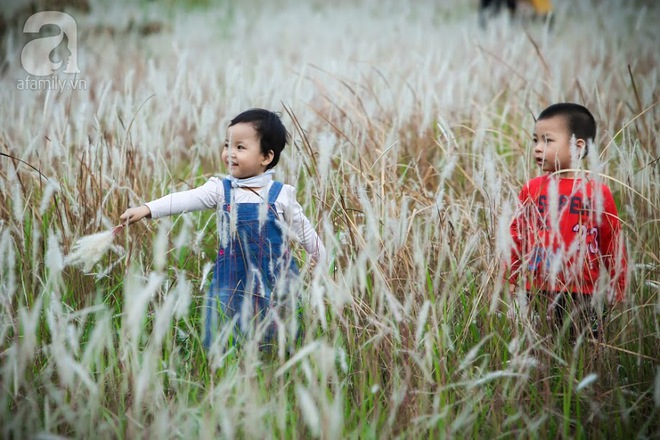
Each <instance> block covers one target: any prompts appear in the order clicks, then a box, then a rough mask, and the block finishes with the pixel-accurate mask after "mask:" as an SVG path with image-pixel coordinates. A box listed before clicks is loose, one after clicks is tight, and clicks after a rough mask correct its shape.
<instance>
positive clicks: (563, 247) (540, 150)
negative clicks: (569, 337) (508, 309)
mask: <svg viewBox="0 0 660 440" xmlns="http://www.w3.org/2000/svg"><path fill="white" fill-rule="evenodd" d="M595 135H596V121H595V120H594V117H593V116H592V115H591V113H590V112H589V110H587V109H586V108H585V107H583V106H581V105H578V104H572V103H561V104H554V105H551V106H550V107H548V108H546V109H545V110H543V111H542V112H541V114H540V115H539V117H538V120H537V122H536V126H535V128H534V141H533V142H534V159H535V161H536V164H537V165H538V166H539V167H540V168H541V169H542V170H543V172H544V174H543V175H542V176H541V177H537V178H535V179H532V180H530V181H529V182H527V184H525V186H524V187H523V189H522V191H521V192H520V194H519V197H518V198H519V208H518V211H517V213H516V215H515V217H514V219H513V222H512V224H511V236H512V238H513V242H514V247H513V252H512V257H511V261H510V269H511V271H510V275H509V282H510V283H511V290H512V291H514V290H515V286H516V284H517V282H518V280H519V278H522V279H523V280H524V283H525V288H526V290H527V292H528V293H529V296H530V298H533V297H534V295H535V294H539V293H540V294H543V295H545V296H546V297H548V298H549V299H550V300H551V301H550V309H549V310H554V313H553V314H552V315H554V318H555V319H556V320H557V324H559V325H560V326H561V324H562V323H563V320H564V316H565V315H566V314H567V313H568V312H569V310H568V309H567V307H568V306H569V305H570V304H571V303H572V304H574V307H570V314H571V315H573V316H575V315H576V314H577V315H587V316H588V317H589V321H592V322H591V324H595V325H597V323H598V322H599V320H597V319H596V317H597V316H599V315H600V316H602V314H601V313H597V310H600V309H602V308H601V307H597V306H598V305H602V304H603V303H604V302H605V301H603V300H606V301H607V302H610V303H611V302H613V301H622V300H623V298H624V294H625V290H626V282H627V277H626V273H627V260H626V252H625V247H624V244H623V240H622V235H621V226H620V221H619V217H618V214H617V209H616V205H615V203H614V199H613V198H612V194H611V192H610V190H609V188H608V187H607V186H606V185H605V184H603V183H598V182H596V181H595V180H594V179H593V178H592V177H590V176H589V174H586V173H579V172H576V171H575V168H577V166H576V165H577V164H578V162H579V159H581V158H584V157H585V156H586V155H587V153H588V147H589V142H593V140H594V138H595ZM579 321H581V320H579V319H574V320H573V322H576V323H577V322H579ZM592 327H593V326H592Z"/></svg>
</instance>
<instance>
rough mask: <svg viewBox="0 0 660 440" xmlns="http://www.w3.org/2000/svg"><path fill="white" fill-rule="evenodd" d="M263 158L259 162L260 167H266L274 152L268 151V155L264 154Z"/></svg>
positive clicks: (273, 156)
mask: <svg viewBox="0 0 660 440" xmlns="http://www.w3.org/2000/svg"><path fill="white" fill-rule="evenodd" d="M263 157H264V158H263V160H262V161H261V165H262V166H264V167H267V166H268V165H270V163H271V162H272V161H273V159H274V158H275V152H274V151H273V150H268V153H266V154H264V155H263Z"/></svg>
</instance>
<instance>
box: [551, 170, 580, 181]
mask: <svg viewBox="0 0 660 440" xmlns="http://www.w3.org/2000/svg"><path fill="white" fill-rule="evenodd" d="M547 175H548V176H554V177H557V178H558V179H577V178H578V177H579V173H576V172H575V171H573V170H557V171H555V172H548V174H547Z"/></svg>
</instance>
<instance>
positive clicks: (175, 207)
mask: <svg viewBox="0 0 660 440" xmlns="http://www.w3.org/2000/svg"><path fill="white" fill-rule="evenodd" d="M272 184H273V182H272V181H271V182H270V183H269V184H268V185H267V186H265V187H263V188H262V189H261V190H259V191H257V194H255V193H254V192H252V191H251V190H249V189H246V188H234V191H233V193H234V200H233V202H234V203H264V200H265V201H267V200H268V192H269V191H270V187H271V186H272ZM224 202H225V189H224V186H223V183H222V179H219V178H217V177H211V178H210V179H209V180H208V181H207V182H206V183H205V184H204V185H202V186H199V187H197V188H194V189H191V190H188V191H180V192H175V193H172V194H169V195H166V196H165V197H161V198H160V199H157V200H153V201H151V202H147V203H145V205H147V207H148V208H149V210H150V211H151V218H159V217H164V216H168V215H176V214H181V213H185V212H193V211H201V210H203V209H214V208H217V207H218V206H222V205H223V204H224ZM275 210H276V211H277V214H278V216H279V217H280V218H281V219H284V225H282V231H283V233H284V238H285V239H289V240H295V241H299V242H300V243H301V244H302V246H303V247H304V248H305V251H307V254H308V255H309V257H310V258H311V259H312V260H313V261H314V262H315V263H316V262H321V261H325V257H326V255H325V247H324V246H323V243H321V240H320V238H319V236H318V234H317V233H316V231H315V230H314V228H313V227H312V225H311V223H310V222H309V219H308V218H307V217H306V216H305V214H304V213H303V209H302V206H300V204H299V203H298V202H297V201H296V189H295V188H294V187H292V186H291V185H286V184H285V185H284V186H283V187H282V190H281V191H280V194H279V196H278V197H277V200H276V201H275Z"/></svg>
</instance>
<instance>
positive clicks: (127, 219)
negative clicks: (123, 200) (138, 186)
mask: <svg viewBox="0 0 660 440" xmlns="http://www.w3.org/2000/svg"><path fill="white" fill-rule="evenodd" d="M144 217H151V210H150V209H149V207H148V206H147V205H142V206H139V207H137V208H128V209H127V210H126V211H124V213H123V214H122V215H120V216H119V220H121V221H122V222H123V223H128V224H129V225H130V224H132V223H135V222H137V221H140V220H142V219H143V218H144Z"/></svg>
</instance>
